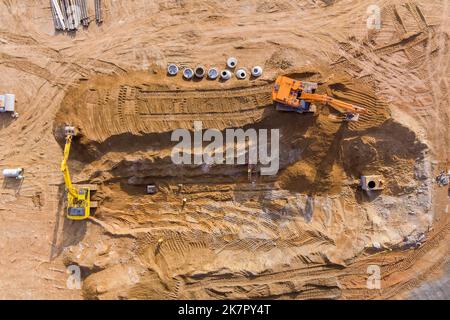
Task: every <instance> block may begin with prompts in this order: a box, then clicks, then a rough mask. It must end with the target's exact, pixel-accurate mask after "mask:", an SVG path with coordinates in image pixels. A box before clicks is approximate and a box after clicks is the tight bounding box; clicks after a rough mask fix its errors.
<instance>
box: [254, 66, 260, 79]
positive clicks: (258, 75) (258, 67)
mask: <svg viewBox="0 0 450 320" xmlns="http://www.w3.org/2000/svg"><path fill="white" fill-rule="evenodd" d="M261 75H262V68H261V67H260V66H255V67H253V68H252V76H254V77H255V78H256V77H260V76H261Z"/></svg>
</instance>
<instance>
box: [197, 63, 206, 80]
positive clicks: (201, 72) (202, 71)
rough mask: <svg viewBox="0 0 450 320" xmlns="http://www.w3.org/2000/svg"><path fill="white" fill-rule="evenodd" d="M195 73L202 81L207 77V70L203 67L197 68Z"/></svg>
mask: <svg viewBox="0 0 450 320" xmlns="http://www.w3.org/2000/svg"><path fill="white" fill-rule="evenodd" d="M194 73H195V76H196V77H197V78H199V79H201V78H203V77H204V76H205V73H206V69H205V67H203V66H196V67H195V71H194Z"/></svg>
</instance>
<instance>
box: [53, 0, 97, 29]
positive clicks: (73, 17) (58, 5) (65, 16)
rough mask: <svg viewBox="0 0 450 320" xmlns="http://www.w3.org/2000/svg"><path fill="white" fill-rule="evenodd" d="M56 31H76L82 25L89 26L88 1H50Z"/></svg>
mask: <svg viewBox="0 0 450 320" xmlns="http://www.w3.org/2000/svg"><path fill="white" fill-rule="evenodd" d="M50 5H51V9H52V16H53V22H54V24H55V29H56V30H76V29H77V28H78V26H79V24H80V22H81V23H82V24H83V26H85V27H87V26H88V25H89V16H88V8H87V7H88V6H87V3H86V0H50Z"/></svg>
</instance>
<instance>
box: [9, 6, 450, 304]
mask: <svg viewBox="0 0 450 320" xmlns="http://www.w3.org/2000/svg"><path fill="white" fill-rule="evenodd" d="M373 4H374V1H372V0H371V1H365V0H360V1H348V0H336V1H325V0H323V1H306V0H299V1H283V0H280V1H229V2H227V4H225V3H224V2H223V1H216V0H204V1H200V0H199V1H175V0H161V1H151V2H150V3H149V1H143V0H135V1H112V0H107V1H104V5H105V12H104V15H105V17H104V23H103V24H102V25H100V26H98V25H95V23H91V25H90V26H89V28H87V29H82V30H79V31H77V32H76V33H70V34H67V33H61V32H59V33H55V31H54V28H53V23H52V20H51V13H50V7H49V1H45V0H42V1H41V0H39V1H33V2H32V4H25V2H24V1H16V0H2V1H0V21H2V25H1V27H0V73H1V74H2V77H1V82H0V93H3V92H12V93H15V94H16V100H17V101H16V106H17V111H18V112H19V114H20V117H19V118H18V119H17V120H12V119H10V117H9V116H8V115H5V114H0V131H1V132H2V135H1V136H0V159H1V164H2V168H5V167H24V168H25V174H26V178H25V180H24V181H23V182H22V183H15V182H11V181H7V180H4V179H3V178H1V179H2V184H3V185H2V189H1V198H0V231H1V232H0V248H1V253H2V258H3V259H1V260H0V298H13V299H23V298H31V299H41V298H49V299H56V298H59V299H73V298H79V299H81V298H87V299H94V298H99V299H132V298H151V299H157V298H161V299H177V298H189V299H195V298H263V297H264V298H280V299H311V298H331V299H381V298H390V299H401V298H427V297H429V296H430V295H428V294H426V293H423V290H425V291H426V290H428V291H433V290H436V291H438V290H444V293H443V294H441V295H440V296H445V295H446V296H447V297H448V292H445V290H448V285H447V283H448V281H447V280H446V279H447V278H448V272H446V271H445V270H446V269H445V270H444V272H441V271H442V270H443V268H444V267H445V265H446V262H447V261H448V256H449V243H450V242H449V240H450V239H449V238H450V233H449V228H450V219H449V216H448V204H449V198H448V195H447V190H445V189H444V188H439V187H437V186H436V185H435V184H434V183H433V181H434V177H435V176H436V175H437V174H438V173H439V171H441V170H443V169H444V168H445V166H446V165H447V163H448V158H449V150H450V148H449V140H450V134H449V113H450V109H449V104H450V97H449V78H450V68H449V52H448V39H449V33H450V17H449V15H448V12H450V1H447V0H444V1H442V0H441V1H397V0H396V1H375V4H377V5H379V6H380V8H381V9H382V10H381V21H382V28H381V29H380V30H368V29H367V27H366V19H367V14H366V12H367V7H368V6H370V5H373ZM91 11H92V6H91ZM229 56H236V57H238V59H239V65H242V66H247V67H251V66H252V65H254V64H258V65H261V66H262V67H263V68H264V75H263V77H261V78H260V79H258V80H252V81H250V80H245V81H238V80H230V81H228V82H225V83H222V82H219V81H207V80H203V81H197V82H195V81H190V82H187V81H184V80H182V79H181V78H180V77H176V78H169V77H167V76H166V74H165V70H164V68H165V66H166V64H167V63H169V62H174V63H178V64H180V65H189V66H195V65H197V64H199V63H200V64H203V65H206V66H210V65H215V66H218V67H223V65H224V62H225V61H226V59H227V57H229ZM279 74H288V75H290V76H292V77H295V78H298V79H304V80H308V81H315V82H318V83H319V84H320V87H319V91H320V92H323V93H328V94H330V95H332V96H334V97H337V98H340V99H342V100H345V101H349V102H353V103H355V104H358V105H361V106H363V107H365V108H367V109H368V111H369V112H368V113H367V114H366V115H363V116H362V117H361V119H360V121H359V122H357V123H346V122H343V121H342V116H341V115H340V114H339V113H337V112H336V111H333V110H330V109H328V108H327V107H325V106H321V107H320V114H319V116H317V117H314V116H311V115H297V114H294V115H293V114H286V113H280V112H277V111H275V110H274V107H273V105H272V103H271V96H270V92H271V87H272V83H273V81H274V79H275V77H276V76H277V75H279ZM193 120H202V121H203V126H204V128H205V129H206V128H216V129H218V130H225V129H226V128H237V127H242V128H244V129H245V128H268V129H280V156H281V159H280V171H279V173H278V175H276V176H271V177H263V176H260V175H259V174H258V170H259V168H255V169H254V170H255V173H254V174H253V175H252V177H250V178H249V177H248V166H247V165H241V166H238V165H236V166H229V165H214V166H205V165H202V166H194V165H192V166H177V165H174V164H173V163H172V161H171V159H170V152H171V150H172V147H173V145H174V143H173V142H171V141H170V133H171V131H172V130H174V129H177V128H186V129H190V130H192V126H193ZM69 123H70V124H72V125H74V126H76V127H77V129H78V130H79V132H80V133H81V134H80V136H79V137H77V139H76V140H75V142H74V146H73V150H72V154H71V158H70V167H71V170H72V173H73V179H74V180H75V181H76V182H80V183H92V184H97V185H98V187H99V190H98V192H97V193H96V195H95V198H96V199H95V200H97V201H98V202H99V204H100V205H99V208H98V209H97V211H96V213H95V216H94V217H93V218H91V219H90V220H89V221H84V222H72V221H69V220H67V219H65V218H64V208H65V203H64V201H65V200H64V198H65V196H64V195H65V191H64V183H63V179H62V174H61V173H60V171H59V163H60V161H61V158H62V146H63V137H62V134H61V132H62V131H61V128H62V127H63V126H64V125H65V124H69ZM362 174H382V175H383V176H384V178H385V181H386V188H385V190H383V192H381V193H377V194H373V195H370V196H369V195H367V194H365V193H363V192H362V191H361V190H359V188H358V182H359V180H358V179H359V177H360V176H361V175H362ZM148 183H156V184H157V185H158V187H159V193H158V194H156V195H153V196H149V195H147V194H146V192H145V186H146V185H147V184H148ZM183 198H186V199H187V202H186V205H184V206H183V205H182V199H183ZM159 239H162V243H159V244H158V240H159ZM73 264H76V265H79V266H80V267H81V270H82V276H83V280H84V281H83V286H82V288H81V289H80V290H69V289H68V288H67V286H66V280H67V277H68V274H67V273H66V267H67V266H69V265H73ZM371 265H377V266H379V267H380V268H381V289H377V290H369V289H368V288H367V279H368V276H369V275H368V272H367V268H368V267H369V266H371ZM447 269H448V267H447ZM438 277H440V280H439V281H438V280H435V279H436V278H438ZM428 281H430V282H429V283H430V285H427V283H428ZM424 283H425V284H424ZM440 284H444V285H440ZM417 287H419V288H418V289H416V290H414V289H415V288H417ZM424 288H425V289H424ZM430 288H431V289H430ZM433 288H438V289H433ZM442 288H444V289H442ZM445 288H447V289H445Z"/></svg>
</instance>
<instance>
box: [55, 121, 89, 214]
mask: <svg viewBox="0 0 450 320" xmlns="http://www.w3.org/2000/svg"><path fill="white" fill-rule="evenodd" d="M73 135H74V132H73V129H72V131H70V132H66V144H65V146H64V157H63V160H62V161H61V171H62V173H63V175H64V183H65V185H66V188H67V218H68V219H70V220H84V219H87V218H89V216H90V213H91V208H93V207H95V206H96V204H95V203H94V202H91V191H93V188H92V187H89V186H87V187H86V186H85V187H83V186H80V187H75V186H74V185H73V184H72V180H71V178H70V173H69V167H68V165H67V161H68V159H69V154H70V148H71V145H72V138H73Z"/></svg>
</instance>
